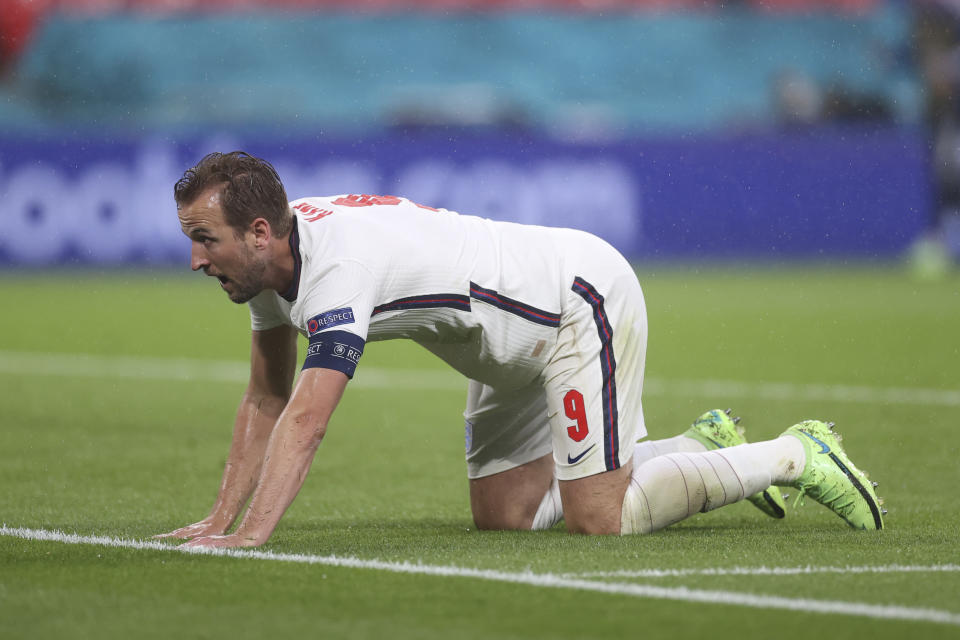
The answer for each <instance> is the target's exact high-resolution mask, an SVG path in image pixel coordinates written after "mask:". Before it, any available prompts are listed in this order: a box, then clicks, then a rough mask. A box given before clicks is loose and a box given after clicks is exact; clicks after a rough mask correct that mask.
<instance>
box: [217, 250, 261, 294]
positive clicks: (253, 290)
mask: <svg viewBox="0 0 960 640" xmlns="http://www.w3.org/2000/svg"><path fill="white" fill-rule="evenodd" d="M266 272H267V264H266V262H265V261H262V260H260V259H259V258H258V257H257V255H256V254H255V253H254V252H253V251H252V250H251V249H250V248H249V247H247V246H244V248H243V268H242V273H243V275H242V277H241V278H232V279H231V282H232V283H233V285H234V291H233V292H228V293H227V295H228V297H229V298H230V301H231V302H235V303H236V304H244V303H246V302H250V300H252V299H253V298H255V297H256V296H257V295H259V294H260V292H261V291H263V289H264V284H263V274H264V273H266Z"/></svg>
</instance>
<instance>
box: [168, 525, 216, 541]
mask: <svg viewBox="0 0 960 640" xmlns="http://www.w3.org/2000/svg"><path fill="white" fill-rule="evenodd" d="M211 533H222V532H221V531H216V532H214V531H212V527H210V525H208V524H206V523H203V522H197V523H195V524H191V525H189V526H186V527H180V528H179V529H175V530H173V531H170V532H169V533H159V534H157V535H155V536H153V537H154V538H157V539H160V538H184V539H186V538H195V537H197V536H200V535H209V534H211Z"/></svg>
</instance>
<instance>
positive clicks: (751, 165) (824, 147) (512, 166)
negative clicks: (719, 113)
mask: <svg viewBox="0 0 960 640" xmlns="http://www.w3.org/2000/svg"><path fill="white" fill-rule="evenodd" d="M233 149H244V150H246V151H249V152H250V153H253V154H254V155H258V156H260V157H263V158H266V159H268V160H270V161H271V162H272V163H273V164H274V165H275V166H276V167H277V170H278V171H279V173H280V175H281V177H282V178H283V180H284V183H285V185H286V187H287V193H288V196H289V197H290V198H291V199H294V198H297V197H302V196H308V195H331V194H344V193H374V194H394V195H403V196H406V197H409V198H411V199H413V200H416V201H418V202H421V203H422V204H427V205H430V206H434V207H444V208H448V209H452V210H456V211H459V212H461V213H465V214H474V215H480V216H485V217H490V218H495V219H501V220H512V221H517V222H524V223H529V224H540V225H548V226H564V227H576V228H581V229H585V230H587V231H591V232H593V233H596V234H597V235H600V236H601V237H603V238H606V239H607V240H608V241H610V242H611V243H612V244H614V245H615V246H616V247H618V248H619V249H620V250H621V251H622V252H623V253H624V254H626V255H627V256H628V257H629V258H631V259H634V260H664V259H665V260H690V259H711V258H727V259H738V258H744V259H753V258H760V259H781V258H787V259H792V258H821V257H830V258H841V259H842V258H846V257H853V258H880V259H883V258H890V257H894V256H896V255H897V254H898V253H899V252H901V251H903V250H904V249H905V248H906V247H907V246H908V245H909V244H910V243H911V242H912V240H913V239H915V238H916V236H917V235H918V234H920V233H922V232H923V230H924V229H925V228H926V227H927V226H928V224H929V222H930V220H929V218H930V212H931V210H932V203H931V195H930V194H931V189H930V184H929V183H930V176H929V174H930V168H929V160H928V157H927V156H928V151H927V144H926V140H925V139H924V138H923V136H922V135H921V133H920V132H919V131H916V130H909V129H907V130H905V129H894V128H891V129H883V128H881V129H877V128H870V129H829V130H814V131H805V132H791V133H778V134H749V135H726V136H718V137H708V136H700V137H690V138H664V139H628V140H622V141H616V142H607V143H575V142H560V141H556V140H553V139H547V138H541V137H536V136H525V135H506V134H502V135H501V134H480V133H471V132H462V131H461V132H452V133H451V132H444V133H441V132H419V133H386V134H383V135H380V136H376V137H368V138H363V139H357V140H345V139H328V138H326V137H316V136H314V137H310V136H306V137H299V138H298V137H277V138H272V139H265V138H263V137H258V136H250V137H244V136H242V135H222V134H220V135H211V136H209V137H206V138H203V137H199V138H187V137H184V138H182V139H169V138H163V137H158V138H155V139H143V140H105V139H104V140H98V139H90V138H70V137H68V138H63V139H56V140H52V139H46V140H37V139H29V138H18V137H16V136H12V135H6V136H0V264H2V265H7V266H47V265H64V264H92V265H124V264H143V265H152V264H173V263H179V264H185V263H186V261H187V259H188V254H189V243H188V241H187V240H186V238H185V237H184V236H182V234H181V233H180V229H179V225H178V222H177V217H176V211H175V208H174V203H173V197H172V191H173V184H174V182H175V181H176V180H177V179H178V178H179V177H180V175H181V174H182V172H183V170H184V169H186V168H188V167H189V166H191V165H192V164H194V163H195V162H196V161H197V160H199V159H200V158H201V157H202V156H203V155H204V154H205V153H208V152H210V151H215V150H218V151H229V150H233Z"/></svg>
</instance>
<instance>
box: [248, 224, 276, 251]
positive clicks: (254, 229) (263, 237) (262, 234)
mask: <svg viewBox="0 0 960 640" xmlns="http://www.w3.org/2000/svg"><path fill="white" fill-rule="evenodd" d="M250 233H252V234H253V242H254V245H255V246H256V247H257V249H263V248H265V247H266V246H267V245H268V244H270V238H271V237H272V233H271V229H270V223H269V222H267V220H266V219H264V218H257V219H256V220H254V221H253V222H251V223H250Z"/></svg>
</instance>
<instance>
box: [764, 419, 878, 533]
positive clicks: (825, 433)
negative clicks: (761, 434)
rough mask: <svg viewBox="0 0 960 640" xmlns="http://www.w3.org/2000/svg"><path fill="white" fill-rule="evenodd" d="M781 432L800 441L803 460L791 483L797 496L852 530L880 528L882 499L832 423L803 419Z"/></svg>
mask: <svg viewBox="0 0 960 640" xmlns="http://www.w3.org/2000/svg"><path fill="white" fill-rule="evenodd" d="M783 435H785V436H786V435H790V436H793V437H795V438H797V439H799V440H800V442H802V443H803V449H804V451H805V452H806V454H807V463H806V465H805V466H804V468H803V473H801V474H800V477H799V478H798V479H797V481H796V482H795V483H794V485H793V486H795V487H796V488H797V489H799V490H800V496H798V497H797V501H798V502H799V500H800V498H801V497H802V496H803V495H804V494H806V495H808V496H810V497H811V498H813V499H814V500H816V501H817V502H819V503H820V504H822V505H823V506H825V507H826V508H828V509H830V510H831V511H833V512H834V513H835V514H837V515H838V516H840V517H841V518H843V519H844V520H845V521H846V523H847V524H849V525H850V526H851V527H853V528H854V529H871V530H873V529H883V515H884V514H885V513H886V509H882V508H881V505H882V504H883V499H882V498H878V497H877V494H876V492H875V491H874V487H876V486H877V484H876V483H875V482H870V480H869V479H868V478H867V474H865V473H864V472H863V471H860V470H859V469H857V468H856V467H855V466H854V465H853V463H852V462H851V461H850V458H848V457H847V454H846V453H844V451H843V447H841V446H840V440H841V437H840V434H839V433H835V432H834V431H833V423H832V422H831V423H825V422H820V421H819V420H806V421H804V422H801V423H800V424H795V425H793V426H792V427H790V428H789V429H787V430H786V431H784V432H783Z"/></svg>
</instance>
